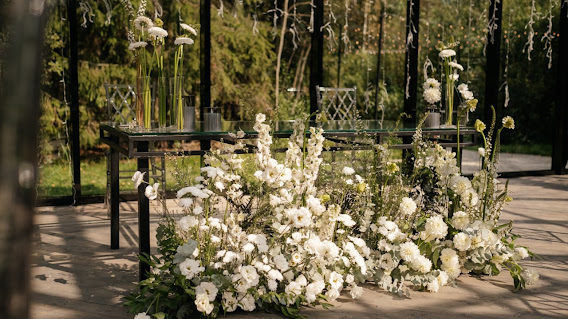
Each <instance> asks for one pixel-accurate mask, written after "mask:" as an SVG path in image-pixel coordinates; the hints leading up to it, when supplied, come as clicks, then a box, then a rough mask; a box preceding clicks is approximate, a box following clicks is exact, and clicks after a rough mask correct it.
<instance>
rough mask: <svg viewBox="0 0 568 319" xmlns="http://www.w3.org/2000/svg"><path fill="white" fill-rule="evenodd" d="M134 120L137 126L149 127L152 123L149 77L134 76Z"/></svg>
mask: <svg viewBox="0 0 568 319" xmlns="http://www.w3.org/2000/svg"><path fill="white" fill-rule="evenodd" d="M136 122H137V123H138V125H139V127H143V128H145V129H150V128H151V125H152V90H151V78H150V77H149V76H139V77H138V78H136Z"/></svg>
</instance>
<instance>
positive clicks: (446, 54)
mask: <svg viewBox="0 0 568 319" xmlns="http://www.w3.org/2000/svg"><path fill="white" fill-rule="evenodd" d="M455 55H456V51H454V50H452V49H445V50H442V51H440V53H439V56H440V58H442V59H445V58H449V57H453V56H455Z"/></svg>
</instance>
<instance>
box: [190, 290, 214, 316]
mask: <svg viewBox="0 0 568 319" xmlns="http://www.w3.org/2000/svg"><path fill="white" fill-rule="evenodd" d="M195 306H196V307H197V311H199V312H203V313H205V314H207V315H208V314H210V313H211V311H213V308H214V307H215V306H214V305H213V304H212V303H210V302H209V297H208V296H207V294H198V295H196V296H195Z"/></svg>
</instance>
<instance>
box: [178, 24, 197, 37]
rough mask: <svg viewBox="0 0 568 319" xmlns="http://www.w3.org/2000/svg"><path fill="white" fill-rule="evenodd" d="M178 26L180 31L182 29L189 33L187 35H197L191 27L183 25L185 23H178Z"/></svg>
mask: <svg viewBox="0 0 568 319" xmlns="http://www.w3.org/2000/svg"><path fill="white" fill-rule="evenodd" d="M179 25H180V27H181V28H182V29H184V30H185V31H187V32H189V33H191V34H193V35H197V31H196V30H195V29H194V28H193V27H191V26H190V25H188V24H185V23H180V24H179Z"/></svg>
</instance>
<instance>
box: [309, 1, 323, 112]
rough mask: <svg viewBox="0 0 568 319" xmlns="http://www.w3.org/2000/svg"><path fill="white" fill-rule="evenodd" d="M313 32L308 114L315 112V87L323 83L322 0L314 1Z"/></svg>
mask: <svg viewBox="0 0 568 319" xmlns="http://www.w3.org/2000/svg"><path fill="white" fill-rule="evenodd" d="M314 5H315V8H314V31H313V32H312V52H311V53H310V54H311V58H310V114H313V113H315V112H317V110H318V100H317V95H316V94H317V92H316V85H320V86H321V85H322V83H323V32H322V30H321V27H322V26H323V9H324V7H323V0H314Z"/></svg>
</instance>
